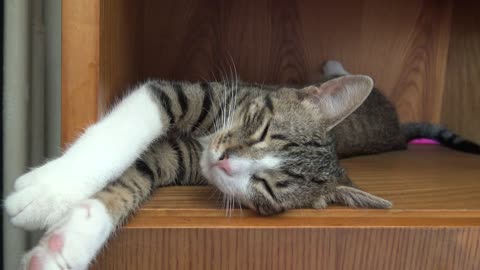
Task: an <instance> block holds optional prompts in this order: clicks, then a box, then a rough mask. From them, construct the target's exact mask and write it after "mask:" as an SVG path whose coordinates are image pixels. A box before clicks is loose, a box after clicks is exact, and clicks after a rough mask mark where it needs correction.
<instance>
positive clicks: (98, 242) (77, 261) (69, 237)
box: [21, 200, 113, 270]
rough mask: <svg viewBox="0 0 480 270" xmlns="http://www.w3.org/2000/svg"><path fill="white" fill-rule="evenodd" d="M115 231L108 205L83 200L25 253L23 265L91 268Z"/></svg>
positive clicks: (41, 269) (40, 269) (39, 269)
mask: <svg viewBox="0 0 480 270" xmlns="http://www.w3.org/2000/svg"><path fill="white" fill-rule="evenodd" d="M112 231H113V225H112V221H111V219H110V216H109V215H108V212H107V209H106V208H105V206H104V205H103V204H102V203H101V202H99V201H97V200H85V201H82V202H80V203H79V204H77V205H75V206H74V207H73V208H72V210H71V211H70V212H69V213H68V214H67V215H66V217H64V218H63V219H62V220H60V221H59V222H58V223H57V224H55V225H54V226H53V228H52V229H51V230H50V231H48V232H47V233H46V234H45V236H44V237H43V238H42V239H41V240H40V242H39V244H38V246H36V247H35V248H34V249H32V250H31V251H30V252H29V253H27V254H26V255H25V256H24V258H23V260H22V262H21V269H26V270H54V269H55V270H57V269H58V270H60V269H71V270H83V269H87V267H88V265H89V263H90V262H91V261H92V260H93V259H94V257H95V255H96V254H97V252H98V250H100V248H101V247H102V246H103V245H104V244H105V241H107V239H108V237H109V236H110V233H111V232H112Z"/></svg>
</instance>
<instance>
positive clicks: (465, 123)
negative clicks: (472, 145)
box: [442, 0, 480, 143]
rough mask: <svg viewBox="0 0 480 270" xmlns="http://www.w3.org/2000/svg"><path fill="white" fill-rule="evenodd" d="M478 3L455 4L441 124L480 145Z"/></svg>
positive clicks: (461, 2) (460, 2)
mask: <svg viewBox="0 0 480 270" xmlns="http://www.w3.org/2000/svg"><path fill="white" fill-rule="evenodd" d="M479 14H480V2H478V1H469V0H459V1H455V6H454V9H453V17H452V33H451V39H450V49H449V53H448V65H447V73H446V76H445V94H444V97H443V110H442V122H443V123H444V124H445V125H447V126H448V127H449V128H452V129H453V130H455V131H457V132H459V133H460V134H462V135H463V136H465V137H466V138H469V139H471V140H474V141H476V142H478V143H480V121H479V116H480V17H479Z"/></svg>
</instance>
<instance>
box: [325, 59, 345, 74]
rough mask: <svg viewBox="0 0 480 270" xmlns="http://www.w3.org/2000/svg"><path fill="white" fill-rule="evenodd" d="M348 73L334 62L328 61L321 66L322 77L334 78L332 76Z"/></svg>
mask: <svg viewBox="0 0 480 270" xmlns="http://www.w3.org/2000/svg"><path fill="white" fill-rule="evenodd" d="M349 74H350V73H348V71H346V70H345V69H344V68H343V66H342V64H341V63H340V62H338V61H335V60H328V61H327V62H325V64H324V65H323V75H324V76H327V77H328V76H334V75H342V76H344V75H349Z"/></svg>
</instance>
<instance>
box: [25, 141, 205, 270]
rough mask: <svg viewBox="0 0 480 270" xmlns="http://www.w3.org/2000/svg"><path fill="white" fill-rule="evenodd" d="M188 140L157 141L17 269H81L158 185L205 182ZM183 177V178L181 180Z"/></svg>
mask: <svg viewBox="0 0 480 270" xmlns="http://www.w3.org/2000/svg"><path fill="white" fill-rule="evenodd" d="M199 157H200V145H199V143H198V142H196V141H194V140H192V139H171V140H168V141H160V142H156V143H155V144H154V145H152V147H151V148H150V149H149V150H148V151H147V152H146V153H145V154H144V155H143V156H142V158H141V159H138V160H137V161H136V162H135V165H133V166H131V167H130V168H129V169H128V170H127V171H126V172H125V173H124V174H123V175H122V176H121V177H119V178H118V181H115V182H113V183H110V184H109V185H108V186H107V187H106V188H105V189H103V190H102V191H100V192H98V193H97V194H95V195H94V196H93V197H92V198H91V199H88V200H83V201H81V202H79V203H78V204H76V205H75V206H74V207H73V208H72V209H71V210H70V211H69V212H68V214H67V215H66V216H65V218H63V219H62V220H61V221H59V222H58V223H56V224H54V225H53V227H52V228H51V229H50V230H49V231H48V232H47V233H46V234H45V236H44V237H43V238H42V239H41V240H40V243H39V244H38V246H36V247H35V248H34V249H32V250H31V251H30V252H29V253H28V254H27V255H25V257H24V259H23V260H22V269H28V270H51V269H72V270H74V269H86V268H87V267H88V264H89V263H90V262H91V261H92V260H93V258H94V257H95V255H96V253H97V252H98V251H99V250H100V248H101V247H102V246H103V245H104V243H105V242H106V241H107V239H108V237H109V236H110V235H111V234H112V233H113V232H114V230H115V228H116V227H118V226H119V225H120V224H122V223H124V221H125V220H126V219H127V218H128V217H129V216H130V215H131V214H132V213H133V212H134V211H135V210H136V209H137V208H138V207H139V206H140V204H141V203H142V202H143V201H145V200H146V199H147V198H149V196H150V194H151V193H152V191H153V190H155V189H156V188H157V187H159V186H166V185H172V184H205V183H206V181H205V180H204V178H202V177H201V174H200V169H199V166H198V159H199ZM186 180H187V181H186Z"/></svg>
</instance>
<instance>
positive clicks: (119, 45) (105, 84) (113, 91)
mask: <svg viewBox="0 0 480 270" xmlns="http://www.w3.org/2000/svg"><path fill="white" fill-rule="evenodd" d="M142 12H143V5H142V1H141V0H137V1H129V0H113V1H112V0H106V1H100V33H101V35H100V48H99V49H100V65H101V66H102V68H101V70H100V81H99V89H98V98H99V112H100V113H102V112H105V111H106V110H107V107H108V106H109V105H110V104H112V103H114V102H115V101H116V100H117V99H118V98H119V97H120V96H122V94H123V93H124V92H126V91H127V90H129V89H130V88H132V87H134V86H135V84H136V83H138V81H140V80H141V79H142V76H141V71H142V68H141V62H142V57H141V56H142V42H143V39H142V34H143V31H142V28H143V19H142V14H143V13H142ZM143 79H144V78H143Z"/></svg>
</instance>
